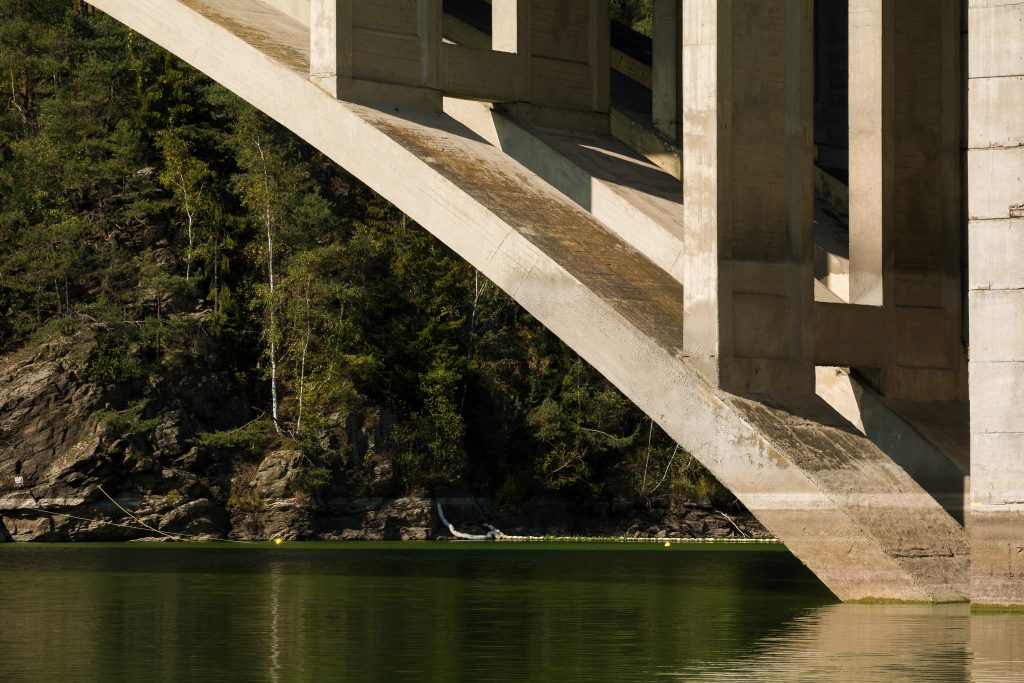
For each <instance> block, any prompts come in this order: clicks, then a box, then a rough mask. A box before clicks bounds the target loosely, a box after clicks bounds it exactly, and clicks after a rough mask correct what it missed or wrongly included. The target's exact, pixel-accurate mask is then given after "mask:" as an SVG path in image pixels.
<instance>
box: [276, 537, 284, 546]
mask: <svg viewBox="0 0 1024 683" xmlns="http://www.w3.org/2000/svg"><path fill="white" fill-rule="evenodd" d="M282 543H284V541H283V540H282V539H280V538H275V539H274V545H281V544H282Z"/></svg>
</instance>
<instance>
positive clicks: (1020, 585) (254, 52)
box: [93, 0, 1024, 604]
mask: <svg viewBox="0 0 1024 683" xmlns="http://www.w3.org/2000/svg"><path fill="white" fill-rule="evenodd" d="M93 4H94V5H96V6H97V7H98V8H99V9H101V10H103V11H105V12H108V13H109V14H111V15H112V16H114V17H115V18H117V19H118V20H120V21H122V22H124V23H125V24H127V25H128V26H130V27H132V28H133V29H135V30H137V31H139V32H140V33H141V34H143V35H145V36H147V37H149V38H150V39H152V40H154V41H156V42H158V43H160V44H161V45H163V46H164V47H166V48H167V49H168V50H170V51H172V52H175V53H176V54H178V55H180V56H181V57H182V58H184V59H186V60H187V61H189V62H191V63H192V64H193V65H194V66H196V67H197V68H199V69H201V70H203V71H204V72H205V73H207V74H208V75H209V76H211V77H212V78H214V79H216V80H217V81H219V82H220V83H222V84H223V85H225V86H226V87H228V88H230V89H231V90H233V91H234V92H236V93H237V94H239V95H240V96H241V97H243V98H245V99H247V100H248V101H250V102H251V103H252V104H254V105H255V106H257V107H259V108H260V109H262V110H263V111H264V112H266V113H267V114H268V115H270V116H272V117H274V118H276V119H277V120H278V121H280V122H281V123H282V124H284V125H285V126H287V127H289V128H291V129H292V130H293V131H294V132H295V133H297V134H298V135H300V136H301V137H303V138H304V139H306V140H307V141H308V142H310V143H311V144H313V145H315V146H316V147H318V148H319V149H320V150H321V151H323V152H324V153H325V154H326V155H328V156H329V157H331V158H332V159H333V160H335V161H336V162H337V163H339V164H341V165H343V166H344V167H345V168H346V169H348V170H349V171H350V172H352V173H353V174H355V175H356V176H358V177H359V178H361V179H362V180H363V181H365V182H366V183H367V184H369V185H370V186H371V187H373V188H374V189H375V190H376V191H378V192H379V193H381V194H382V195H384V196H385V197H387V198H388V199H389V200H391V201H392V202H393V203H395V204H396V205H397V206H398V207H399V208H400V209H401V210H403V211H404V212H405V213H407V214H408V215H410V216H411V217H412V218H414V219H415V220H416V221H417V222H418V223H419V224H421V225H422V226H423V227H425V228H426V229H428V230H430V231H431V232H433V233H434V234H435V235H437V236H438V237H439V238H440V239H442V240H443V241H445V242H446V243H447V244H448V245H449V246H451V247H452V248H453V249H454V250H455V251H457V252H458V253H459V254H461V255H462V256H463V257H465V258H466V259H468V260H469V261H470V262H472V263H473V264H474V265H475V266H476V267H477V268H478V269H479V270H480V271H481V272H483V273H484V274H485V275H487V276H488V277H489V278H490V279H492V280H493V281H494V282H496V283H497V284H498V285H499V286H501V287H502V288H503V289H505V291H507V292H508V293H509V294H511V295H512V296H513V297H514V298H515V299H516V300H517V301H519V303H521V304H522V305H523V306H524V307H525V308H526V309H527V310H529V311H530V312H531V313H532V314H533V315H534V316H536V317H537V318H538V319H539V320H541V321H542V322H543V323H544V324H545V325H547V326H548V327H549V328H550V329H551V330H553V331H554V332H555V333H556V334H558V335H559V336H560V337H561V338H562V339H563V340H564V341H565V342H566V343H568V344H569V345H570V346H572V348H574V349H575V350H576V351H577V352H578V353H580V354H581V355H582V356H583V357H584V358H585V359H587V360H588V361H589V362H590V363H591V364H593V365H594V366H595V367H596V368H597V369H598V370H600V371H601V372H602V373H603V374H604V375H605V376H606V377H608V378H609V379H610V380H611V381H612V382H613V383H615V384H616V385H617V386H618V387H619V388H620V389H621V390H622V391H623V392H624V393H625V394H626V395H627V396H629V397H630V398H631V399H632V400H633V401H634V402H636V404H637V405H638V406H640V407H641V408H642V409H643V410H645V411H646V412H647V413H648V414H649V415H650V416H651V417H652V418H653V419H654V420H655V421H657V422H658V423H659V424H660V425H661V426H662V427H663V428H664V429H665V430H666V431H667V432H668V433H669V434H670V435H671V436H672V437H673V438H675V439H676V440H677V441H678V442H679V443H680V444H681V445H682V446H683V447H684V448H686V449H687V450H688V451H690V452H691V453H693V455H694V456H695V457H696V458H698V459H699V460H700V461H701V462H702V463H704V464H705V465H706V466H707V467H708V468H709V469H710V470H711V471H712V472H713V473H714V474H715V476H716V477H718V478H719V480H720V481H721V482H722V483H723V484H724V485H725V486H727V487H728V488H729V489H730V490H731V491H733V492H734V493H735V494H736V495H737V497H738V498H739V499H740V500H741V501H743V503H744V504H745V505H746V506H747V507H748V508H749V509H750V510H751V511H752V512H754V513H755V514H756V515H757V516H758V517H759V519H760V520H761V521H762V522H763V523H764V524H765V525H766V526H767V527H768V528H769V529H770V530H771V531H772V532H773V533H774V534H775V535H777V536H778V537H779V538H780V539H782V540H783V541H784V542H785V543H786V544H787V545H788V547H789V548H790V549H791V550H792V551H793V552H794V553H795V554H796V555H797V556H798V557H799V558H800V559H801V560H802V561H804V562H805V563H806V564H807V565H808V566H809V567H810V568H811V569H812V570H813V571H814V572H815V573H816V574H817V575H818V576H819V577H820V578H821V579H822V580H823V581H824V582H825V584H826V585H828V586H829V587H830V588H831V589H832V590H833V591H834V592H835V593H836V594H837V595H838V596H839V597H841V598H843V599H896V600H923V601H965V600H973V601H975V602H977V603H979V604H982V603H984V604H990V603H993V604H1022V603H1024V546H1022V545H1021V541H1020V539H1021V538H1022V537H1024V484H1022V483H1021V482H1024V458H1022V457H1021V453H1022V452H1024V440H1021V439H1020V438H1018V437H1019V436H1020V434H1021V433H1024V428H1022V427H1021V425H1024V412H1021V410H1022V409H1021V405H1024V393H1022V392H1024V357H1022V355H1024V347H1022V346H1021V344H1020V343H1018V342H1021V340H1024V327H1022V324H1024V297H1019V296H1018V295H1020V290H1021V288H1022V281H1024V270H1022V269H1021V266H1020V265H1019V264H1020V263H1021V262H1022V260H1021V256H1022V251H1024V239H1022V237H1021V236H1022V234H1024V232H1022V231H1024V208H1022V206H1024V196H1021V195H1022V193H1024V189H1022V188H1024V182H1022V177H1024V153H1022V152H1021V150H1022V149H1024V147H1022V146H1021V145H1022V143H1024V127H1021V125H1020V122H1021V118H1020V117H1019V116H1015V115H1014V113H1015V112H1018V111H1019V110H1020V109H1021V107H1022V106H1024V87H1021V86H1022V83H1024V75H1022V74H1024V72H1022V68H1024V67H1022V64H1024V39H1022V38H1021V37H1020V34H1019V31H1016V32H1015V31H1014V30H1011V28H1008V27H1014V26H1016V27H1018V28H1019V26H1020V25H1021V23H1022V22H1024V10H1022V9H1021V7H1022V6H1021V5H1020V4H1019V3H1012V2H999V1H998V0H971V2H970V4H969V7H968V8H967V9H966V12H965V10H964V9H963V8H962V7H961V5H960V3H954V2H948V3H947V2H934V1H933V0H900V2H889V1H887V0H850V1H849V3H848V10H847V11H846V15H847V16H846V17H845V18H844V17H842V16H839V15H837V14H836V12H835V11H833V10H834V9H835V8H834V7H832V8H831V10H830V11H829V13H827V15H826V14H825V13H822V15H821V17H823V19H822V21H820V22H816V20H815V9H816V7H817V8H818V9H820V8H821V6H822V4H823V3H822V2H820V0H819V1H818V2H815V1H814V0H758V1H757V2H753V1H741V0H735V1H733V2H726V1H723V0H687V1H686V2H682V3H677V2H668V1H667V0H666V2H664V3H662V2H660V0H659V2H658V3H656V7H655V10H656V11H655V16H654V36H653V42H652V43H651V50H650V54H651V55H652V58H651V61H652V63H651V64H649V65H646V64H645V63H644V62H643V58H642V55H641V56H640V57H638V56H637V54H636V51H635V50H634V51H633V53H631V54H629V55H627V54H624V53H623V52H621V51H620V50H619V48H618V47H617V46H616V45H615V44H613V42H612V41H611V40H610V38H609V31H608V26H609V18H608V5H607V3H606V2H601V1H598V0H493V1H492V2H491V3H489V6H484V5H483V4H482V3H481V4H480V13H479V14H480V16H484V17H489V24H488V23H487V21H486V20H485V21H484V22H483V23H480V22H477V23H476V24H473V25H471V24H470V23H466V22H464V21H462V20H461V19H458V18H452V17H450V16H446V15H444V13H443V7H442V3H441V2H439V1H438V0H394V1H389V2H387V3H361V2H354V1H352V0H310V1H307V2H302V1H301V0H263V1H260V0H231V2H216V1H214V0H150V1H149V2H147V3H137V2H129V1H128V0H95V2H93ZM826 19H827V20H826ZM844 19H845V20H844ZM965 21H966V22H967V24H968V28H969V30H968V32H967V37H968V40H967V42H968V46H969V47H968V48H967V50H968V51H969V53H970V59H969V63H970V74H969V76H970V79H969V84H970V88H969V95H965V87H966V85H967V83H968V78H967V74H966V73H965V71H964V63H965V45H964V42H963V34H962V27H963V25H964V23H965ZM816 31H818V32H819V33H818V34H817V38H816ZM821 32H827V35H828V36H831V37H832V38H830V40H832V39H833V38H834V39H835V40H836V41H838V43H839V44H844V45H845V52H844V51H843V50H837V49H832V48H830V47H829V46H828V45H827V44H825V42H823V40H822V33H821ZM839 38H842V39H843V40H845V43H843V41H842V40H839ZM609 67H614V68H615V69H617V70H618V71H617V72H616V76H615V77H614V78H612V77H611V75H610V68H609ZM844 77H845V78H846V79H848V80H847V82H845V83H844V84H842V86H840V85H838V84H836V83H835V79H837V78H844ZM623 78H627V79H628V80H629V84H626V86H624V87H626V89H625V90H622V91H617V90H616V87H615V84H616V83H619V84H620V85H622V84H623V83H624V81H623V80H622V79H623ZM829 79H831V80H829ZM627 91H628V92H627ZM843 91H845V92H846V93H847V94H846V96H845V101H846V106H845V110H843V111H841V112H840V113H838V114H837V113H836V112H837V111H838V110H837V107H839V109H842V107H841V105H837V104H836V103H837V102H842V101H843V98H842V97H839V96H838V95H837V93H842V92H843ZM638 93H639V95H638ZM645 93H646V94H645ZM638 97H639V98H640V100H643V98H646V102H643V101H639V100H638V99H637V98H638ZM965 97H966V102H965ZM826 100H827V102H828V103H829V104H828V106H825V105H823V104H822V102H825V101H826ZM638 102H639V103H638ZM965 104H966V106H965ZM965 110H966V116H967V119H966V120H967V122H968V125H967V126H965ZM645 112H646V113H645ZM816 121H817V122H819V123H821V124H822V125H821V126H819V127H820V128H821V130H819V131H816V130H815V128H816ZM965 128H966V130H967V131H968V133H967V140H966V141H965V139H964V138H965V133H964V131H965ZM613 136H614V137H617V138H619V139H618V140H615V139H613ZM965 142H966V143H967V144H968V145H969V147H970V151H969V153H968V157H967V160H966V166H967V168H966V173H965V168H964V159H963V154H962V148H963V146H964V144H965ZM823 150H824V151H823ZM816 158H817V159H818V162H819V167H816V166H815V160H816ZM965 177H966V178H967V181H966V183H965V182H964V178H965ZM823 193H826V194H828V195H829V197H830V201H832V202H833V203H832V204H831V205H830V206H831V207H832V208H830V209H829V210H830V211H832V212H833V214H835V213H836V211H835V208H836V206H838V205H839V204H843V205H844V206H846V207H847V208H848V218H846V217H843V216H841V215H835V216H833V217H832V218H829V220H830V221H831V222H830V223H828V225H825V224H824V223H823V222H822V221H823V220H824V214H823V213H822V211H823V209H822V206H823V204H822V203H821V202H822V194H823ZM836 197H840V198H841V199H840V200H836ZM837 201H838V204H837ZM840 208H841V207H840ZM839 213H842V211H839ZM968 216H969V230H968V218H967V217H968ZM816 221H817V222H818V223H819V225H817V226H816V225H815V222H816ZM965 244H966V245H967V251H968V253H969V255H970V277H969V282H968V281H967V278H966V277H965V269H964V264H965V261H966V255H965V253H964V245H965ZM816 277H817V279H816ZM968 285H969V289H970V299H969V301H970V310H969V313H970V325H969V329H967V328H968V326H967V325H966V324H965V315H964V313H965V311H964V308H965V292H966V291H967V289H968ZM968 332H969V333H970V341H971V342H973V344H971V346H970V349H971V353H970V375H969V376H968V353H967V349H968V344H967V341H968V334H967V333H968ZM1018 366H1020V367H1018ZM968 380H969V381H968ZM1018 380H1019V381H1018ZM968 399H970V401H971V402H970V408H969V411H970V425H969V426H968V421H967V415H968V403H967V402H968ZM968 477H969V479H970V492H969V505H965V504H964V493H965V481H966V480H967V479H968ZM965 525H966V528H967V529H968V530H969V533H970V538H971V545H972V546H973V569H972V568H971V560H970V551H969V550H968V531H966V530H965ZM972 577H973V578H972Z"/></svg>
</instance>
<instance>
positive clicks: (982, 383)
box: [967, 0, 1024, 605]
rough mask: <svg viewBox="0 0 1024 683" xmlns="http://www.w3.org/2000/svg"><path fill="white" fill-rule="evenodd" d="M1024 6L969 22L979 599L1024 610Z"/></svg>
mask: <svg viewBox="0 0 1024 683" xmlns="http://www.w3.org/2000/svg"><path fill="white" fill-rule="evenodd" d="M1022 28H1024V5H1022V4H1021V3H1019V2H1009V1H1005V0H1004V1H1000V0H984V1H983V0H972V2H971V4H970V9H969V18H968V37H969V44H970V52H969V59H968V63H969V65H970V66H969V69H970V74H969V75H970V79H969V85H968V108H969V111H970V118H969V123H968V128H967V130H968V134H967V138H968V139H967V142H968V153H967V163H968V215H969V219H970V220H969V225H968V240H969V241H968V253H969V254H970V264H969V272H970V276H969V288H970V294H969V297H970V340H971V363H970V375H971V378H970V386H971V504H970V521H969V527H968V528H969V529H970V538H971V548H972V562H971V575H972V581H971V599H972V601H973V602H975V603H979V604H985V605H1008V604H1015V605H1024V265H1022V264H1024V117H1022V115H1021V112H1022V111H1024V34H1022V33H1021V29H1022Z"/></svg>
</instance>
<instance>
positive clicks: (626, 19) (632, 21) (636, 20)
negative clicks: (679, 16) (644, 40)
mask: <svg viewBox="0 0 1024 683" xmlns="http://www.w3.org/2000/svg"><path fill="white" fill-rule="evenodd" d="M653 4H654V0H611V15H612V19H614V20H616V21H620V22H622V23H623V24H625V25H626V26H629V27H630V28H631V29H633V30H634V31H637V32H639V33H642V34H644V35H645V36H648V37H650V35H651V31H652V26H651V21H652V19H651V14H652V12H653V10H654V8H653Z"/></svg>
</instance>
